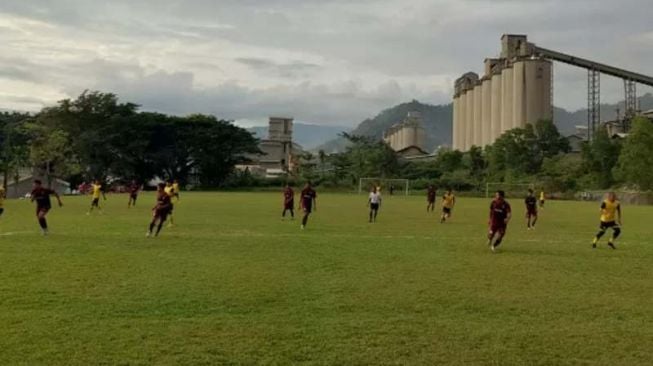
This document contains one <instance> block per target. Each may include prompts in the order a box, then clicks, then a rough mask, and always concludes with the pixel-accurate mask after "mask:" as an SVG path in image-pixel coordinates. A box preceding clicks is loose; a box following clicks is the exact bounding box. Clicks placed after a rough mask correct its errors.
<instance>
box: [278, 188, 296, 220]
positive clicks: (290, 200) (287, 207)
mask: <svg viewBox="0 0 653 366" xmlns="http://www.w3.org/2000/svg"><path fill="white" fill-rule="evenodd" d="M286 211H290V217H291V219H292V220H294V219H295V191H293V189H292V187H290V184H286V188H285V189H284V190H283V212H282V213H281V219H282V220H283V219H285V218H286Z"/></svg>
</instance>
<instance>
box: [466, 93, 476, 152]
mask: <svg viewBox="0 0 653 366" xmlns="http://www.w3.org/2000/svg"><path fill="white" fill-rule="evenodd" d="M465 109H466V112H465V114H466V115H467V121H466V122H465V126H466V130H467V135H466V136H465V151H467V150H469V148H471V147H472V145H474V88H473V86H472V88H471V89H469V90H467V105H466V106H465Z"/></svg>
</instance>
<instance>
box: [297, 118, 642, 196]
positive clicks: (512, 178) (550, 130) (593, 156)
mask: <svg viewBox="0 0 653 366" xmlns="http://www.w3.org/2000/svg"><path fill="white" fill-rule="evenodd" d="M631 124H632V128H631V131H630V133H629V135H628V136H627V137H626V138H625V139H613V138H611V136H608V131H607V129H606V128H605V127H601V128H600V129H599V130H598V131H597V133H596V138H595V139H594V140H593V141H592V142H584V143H583V144H582V149H581V152H575V153H572V152H571V146H570V144H569V141H568V139H567V138H565V137H563V136H562V135H561V134H560V132H559V131H558V129H557V128H556V126H555V124H554V123H553V122H552V121H550V120H541V121H538V122H537V123H535V124H527V125H526V126H525V127H523V128H515V129H512V130H508V131H506V132H505V133H504V134H503V135H502V136H501V137H500V138H498V139H497V140H496V141H495V142H494V143H493V144H492V145H489V146H486V147H485V148H481V147H477V146H474V147H472V148H471V149H470V150H469V151H467V152H464V153H463V152H460V151H455V150H448V149H442V150H440V151H439V152H438V154H437V155H436V156H435V157H434V158H432V159H428V160H423V161H406V160H402V159H400V158H399V157H398V156H397V155H396V154H395V153H394V152H393V151H392V149H391V148H390V147H389V146H388V145H386V144H385V143H383V142H381V141H378V140H375V139H372V138H367V137H361V136H352V135H348V134H343V137H345V138H346V139H347V140H348V145H347V146H348V147H347V148H346V150H345V151H344V152H342V153H338V154H332V155H329V156H327V157H326V158H323V159H319V160H317V162H316V160H315V159H304V160H303V163H302V164H301V166H300V176H301V177H302V178H303V179H312V180H317V181H319V182H322V183H323V184H326V185H332V186H347V185H349V186H351V185H356V184H357V183H358V179H359V178H361V177H379V178H405V179H410V180H411V181H412V186H413V187H414V188H424V187H426V186H427V185H429V184H436V185H437V186H440V187H451V188H453V189H456V190H464V191H479V192H480V191H483V190H484V189H485V183H486V182H498V183H507V184H510V183H536V184H537V185H538V186H541V187H543V188H545V189H546V190H547V191H549V192H562V193H564V192H577V191H582V190H594V189H608V188H613V187H627V188H632V189H639V190H650V189H652V188H653V169H651V167H653V122H652V121H651V120H649V119H648V118H646V117H642V116H639V117H635V118H634V119H633V120H632V121H631Z"/></svg>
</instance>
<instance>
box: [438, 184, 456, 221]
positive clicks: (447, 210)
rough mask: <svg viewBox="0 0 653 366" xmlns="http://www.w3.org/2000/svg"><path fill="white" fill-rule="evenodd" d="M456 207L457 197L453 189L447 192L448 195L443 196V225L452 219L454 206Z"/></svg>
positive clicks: (441, 219)
mask: <svg viewBox="0 0 653 366" xmlns="http://www.w3.org/2000/svg"><path fill="white" fill-rule="evenodd" d="M455 205H456V196H454V194H453V191H452V190H451V189H449V190H447V193H445V194H444V196H442V216H441V217H440V223H441V224H443V223H444V222H445V221H447V220H448V219H449V218H450V217H451V213H452V211H453V208H454V206H455Z"/></svg>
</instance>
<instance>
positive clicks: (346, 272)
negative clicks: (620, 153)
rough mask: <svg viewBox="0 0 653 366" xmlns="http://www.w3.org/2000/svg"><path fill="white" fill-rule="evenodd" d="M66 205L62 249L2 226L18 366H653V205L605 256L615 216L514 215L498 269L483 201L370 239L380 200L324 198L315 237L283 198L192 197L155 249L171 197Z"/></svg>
mask: <svg viewBox="0 0 653 366" xmlns="http://www.w3.org/2000/svg"><path fill="white" fill-rule="evenodd" d="M63 199H64V207H63V208H58V207H56V208H54V209H53V210H52V211H51V212H50V215H49V217H48V219H49V224H50V228H51V234H50V236H48V237H42V236H40V234H39V230H38V225H37V222H36V219H35V218H34V207H33V205H31V204H29V203H28V202H26V201H8V202H7V203H6V209H5V214H4V216H2V217H1V218H0V261H1V265H0V364H2V365H9V364H24V365H35V364H47V365H94V364H107V365H113V364H121V365H152V364H157V365H168V364H169V365H172V364H175V365H178V364H184V365H186V364H187V365H215V364H230V365H248V364H271V365H289V364H306V365H313V364H314V365H434V364H478V365H526V364H532V365H567V364H602V365H617V364H619V365H638V364H641V365H650V364H651V362H653V361H652V360H653V270H652V268H653V259H652V258H653V247H652V246H651V234H653V229H652V228H651V218H652V217H653V208H651V207H638V206H625V207H624V227H623V228H624V232H623V236H622V238H620V239H619V240H618V241H617V247H618V249H617V250H616V251H613V250H611V249H609V248H607V246H606V245H605V240H604V241H603V242H602V243H601V245H600V246H599V248H598V249H595V250H592V249H591V239H592V237H593V235H594V234H595V232H596V231H597V226H598V203H596V202H595V203H578V202H556V201H549V202H547V207H546V208H545V209H544V210H543V211H541V215H540V216H541V217H540V222H539V223H538V227H537V230H535V231H526V228H525V223H524V220H523V215H524V207H523V199H522V198H513V199H510V197H509V198H508V200H509V201H510V202H511V204H512V206H513V222H512V223H511V225H510V227H509V229H508V235H507V237H506V240H505V241H504V244H503V245H502V248H501V251H500V252H499V253H497V254H492V253H491V252H490V251H489V250H488V248H487V246H486V245H485V244H486V224H487V213H488V212H487V211H488V206H489V201H488V200H485V199H472V198H460V199H459V201H458V205H457V207H456V209H455V211H454V216H453V218H452V220H451V222H448V223H446V224H444V225H441V224H439V223H438V221H437V220H438V217H437V214H427V213H426V212H425V207H426V202H425V198H423V197H400V196H395V197H385V201H384V203H383V206H382V207H381V211H380V214H379V221H378V223H376V224H368V223H367V208H366V207H365V204H366V196H363V195H360V196H357V195H341V194H320V193H319V192H318V211H317V212H316V213H315V214H314V215H313V216H312V217H311V219H310V221H309V224H308V228H307V230H305V231H300V230H299V221H298V220H295V221H285V222H282V221H281V220H280V213H281V201H282V197H281V194H280V193H279V194H268V193H182V197H181V202H180V203H179V204H177V205H176V207H175V220H176V223H177V226H176V227H174V228H168V227H166V228H164V230H163V232H162V234H161V236H160V237H159V238H151V239H147V238H145V232H146V229H147V225H148V223H149V219H150V209H151V207H152V206H153V202H154V196H153V194H144V195H141V197H140V198H139V202H138V207H136V208H135V209H129V210H128V209H127V207H126V204H127V196H121V195H110V196H108V200H107V201H106V202H104V205H105V206H106V207H105V209H106V212H105V214H104V215H97V214H93V215H91V216H86V214H85V212H86V210H87V207H88V205H89V204H90V198H88V197H81V198H80V197H75V198H71V197H64V198H63ZM438 204H439V200H438ZM438 206H439V205H438Z"/></svg>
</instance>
